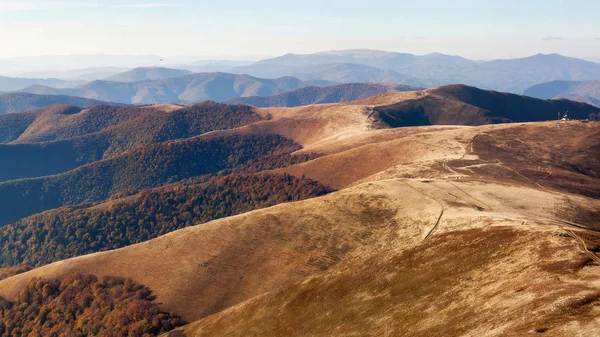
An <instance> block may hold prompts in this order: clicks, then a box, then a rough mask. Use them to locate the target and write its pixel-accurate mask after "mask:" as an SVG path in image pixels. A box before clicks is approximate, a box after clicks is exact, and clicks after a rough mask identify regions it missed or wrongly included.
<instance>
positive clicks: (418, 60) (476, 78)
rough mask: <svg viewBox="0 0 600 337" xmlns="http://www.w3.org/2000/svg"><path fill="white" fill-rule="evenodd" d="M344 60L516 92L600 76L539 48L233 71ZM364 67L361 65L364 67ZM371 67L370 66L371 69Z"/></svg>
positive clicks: (302, 58)
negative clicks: (529, 52) (488, 57)
mask: <svg viewBox="0 0 600 337" xmlns="http://www.w3.org/2000/svg"><path fill="white" fill-rule="evenodd" d="M342 64H344V65H346V67H349V66H348V65H362V66H368V67H372V68H376V69H379V70H380V71H381V70H385V71H388V72H391V73H389V74H390V76H394V77H397V78H399V80H394V82H395V83H404V84H412V85H421V86H423V85H425V86H437V85H445V84H456V83H460V84H466V85H472V86H477V87H482V88H486V89H493V90H501V91H508V92H514V93H517V92H521V91H522V90H523V89H524V88H526V87H528V86H531V85H534V84H537V83H541V82H546V81H551V80H597V79H600V64H598V63H594V62H589V61H584V60H580V59H576V58H570V57H565V56H561V55H557V54H549V55H544V54H538V55H534V56H530V57H526V58H519V59H510V60H495V61H489V62H478V61H473V60H469V59H466V58H463V57H459V56H451V55H444V54H439V53H434V54H428V55H423V56H417V55H412V54H405V53H395V52H385V51H375V50H345V51H330V52H323V53H316V54H308V55H298V54H287V55H284V56H280V57H276V58H272V59H267V60H263V61H259V62H256V63H254V64H252V65H250V66H245V67H236V68H233V69H232V70H231V71H232V72H234V73H247V74H250V75H255V76H265V75H269V77H274V76H297V77H299V78H302V79H304V78H308V77H310V75H309V74H313V75H312V76H313V77H314V73H315V72H316V73H319V72H322V71H323V69H330V68H332V67H333V68H335V67H340V65H342ZM355 70H356V69H355ZM356 71H357V72H358V70H356ZM365 71H366V70H365V69H363V70H361V72H362V73H364V72H365ZM369 71H370V72H371V73H373V72H374V70H372V69H370V70H369ZM361 76H362V75H361ZM320 79H327V80H333V81H339V82H346V81H347V82H361V80H360V79H359V78H357V77H352V78H350V77H349V78H348V79H347V80H345V79H343V78H332V77H328V76H327V75H323V76H322V77H320ZM371 80H373V79H371ZM407 80H408V81H407ZM375 81H382V80H380V79H377V80H375ZM410 81H412V82H410Z"/></svg>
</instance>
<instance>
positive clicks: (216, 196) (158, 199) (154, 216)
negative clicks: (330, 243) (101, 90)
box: [0, 174, 329, 275]
mask: <svg viewBox="0 0 600 337" xmlns="http://www.w3.org/2000/svg"><path fill="white" fill-rule="evenodd" d="M327 192H329V190H328V189H327V188H325V187H324V186H322V185H320V184H319V183H317V182H314V181H312V180H310V179H304V178H302V179H299V178H294V177H292V176H289V175H269V174H242V175H240V174H231V175H227V176H221V177H212V178H204V179H191V180H190V181H187V182H186V183H185V184H175V185H172V186H167V187H164V188H160V189H154V190H146V191H142V192H141V193H139V194H133V192H128V193H120V194H118V195H115V196H113V198H112V200H110V201H108V202H106V203H104V204H100V205H99V206H95V207H84V205H83V206H80V207H79V208H78V207H66V208H59V209H56V210H52V211H47V212H44V213H40V214H37V215H34V216H32V217H29V218H26V219H23V220H21V221H19V222H17V223H15V224H12V225H7V226H4V227H0V266H11V265H17V264H29V265H32V266H40V265H43V264H47V263H51V262H54V261H59V260H63V259H68V258H71V257H74V256H79V255H83V254H89V253H93V252H98V251H103V250H110V249H116V248H121V247H125V246H128V245H131V244H135V243H139V242H143V241H147V240H150V239H153V238H156V237H158V236H161V235H164V234H167V233H169V232H172V231H174V230H177V229H180V228H184V227H187V226H191V225H195V224H199V223H203V222H207V221H210V220H214V219H218V218H223V217H227V216H231V215H235V214H241V213H245V212H248V211H251V210H254V209H259V208H264V207H269V206H273V205H276V204H279V203H282V202H289V201H298V200H303V199H307V198H311V197H317V196H320V195H323V194H326V193H327ZM129 194H132V195H131V196H129ZM0 275H1V274H0Z"/></svg>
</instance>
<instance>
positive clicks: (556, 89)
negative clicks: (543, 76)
mask: <svg viewBox="0 0 600 337" xmlns="http://www.w3.org/2000/svg"><path fill="white" fill-rule="evenodd" d="M523 94H524V95H528V96H531V97H537V98H567V99H571V100H574V101H580V102H585V103H588V104H593V105H596V106H600V81H553V82H547V83H541V84H536V85H534V86H531V87H529V88H527V89H525V91H523Z"/></svg>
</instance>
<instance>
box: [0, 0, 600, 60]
mask: <svg viewBox="0 0 600 337" xmlns="http://www.w3.org/2000/svg"><path fill="white" fill-rule="evenodd" d="M599 11H600V3H598V2H594V1H588V0H586V1H582V0H580V1H571V2H569V3H566V2H564V1H558V0H552V1H544V2H542V1H540V0H534V1H514V0H510V1H505V2H502V3H501V4H492V5H490V4H488V3H486V4H481V3H472V2H471V1H466V0H461V1H455V2H453V3H451V4H448V3H446V2H444V1H440V0H434V1H429V2H428V3H426V4H424V3H413V2H407V1H384V0H373V1H369V2H365V1H357V0H350V1H343V2H342V1H330V2H322V1H315V0H306V1H304V2H303V3H302V6H298V5H296V4H290V3H281V2H278V1H272V0H257V1H254V2H252V3H248V2H244V1H240V0H229V1H221V2H219V3H202V4H200V3H197V2H194V1H189V0H181V1H163V2H152V1H116V0H107V1H86V0H84V1H40V0H37V1H31V0H25V1H0V32H10V34H5V33H4V34H3V33H0V43H2V45H4V46H10V48H3V49H2V50H1V51H0V59H7V58H13V57H26V56H40V55H41V56H46V55H81V54H84V55H95V54H106V55H157V56H160V57H164V58H179V57H182V56H187V57H194V58H197V59H248V60H258V59H262V58H266V57H272V56H279V55H283V54H287V53H296V54H308V53H314V52H319V51H327V50H341V49H377V50H386V51H395V52H404V53H412V54H418V55H423V54H428V53H432V52H439V53H444V54H450V55H459V56H462V57H466V58H469V59H474V60H490V59H502V58H519V57H526V56H531V55H535V54H537V53H544V54H549V53H558V54H561V55H565V56H571V57H578V58H587V59H596V60H597V59H598V58H600V34H598V33H597V32H600V22H598V21H597V20H596V18H595V13H598V12H599ZM572 18H577V20H573V19H572Z"/></svg>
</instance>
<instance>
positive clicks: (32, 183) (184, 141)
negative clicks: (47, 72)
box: [0, 86, 600, 337]
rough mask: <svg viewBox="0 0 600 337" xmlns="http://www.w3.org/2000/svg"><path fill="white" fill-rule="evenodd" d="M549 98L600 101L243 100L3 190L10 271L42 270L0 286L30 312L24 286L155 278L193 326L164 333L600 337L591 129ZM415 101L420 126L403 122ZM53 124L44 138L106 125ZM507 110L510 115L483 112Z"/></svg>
mask: <svg viewBox="0 0 600 337" xmlns="http://www.w3.org/2000/svg"><path fill="white" fill-rule="evenodd" d="M213 104H214V103H213ZM125 108H126V109H139V108H132V107H125ZM558 108H560V109H562V108H569V109H570V110H572V111H575V112H574V113H581V114H583V113H584V112H587V111H588V110H590V111H597V110H598V109H596V108H594V107H591V106H587V105H585V104H580V103H575V102H570V101H566V100H564V101H545V100H539V99H533V98H528V97H523V96H518V95H511V94H505V93H499V92H491V91H485V90H480V89H476V88H472V87H466V86H447V87H439V88H433V89H428V90H421V91H408V92H387V93H384V94H382V95H378V96H374V97H369V98H365V99H362V100H358V101H351V102H345V103H338V104H323V105H308V106H299V107H294V108H287V107H271V108H248V107H246V109H249V111H251V112H252V113H253V114H256V115H258V116H260V117H261V118H260V119H256V120H252V121H248V122H247V123H242V124H240V125H236V126H232V127H228V128H223V129H221V130H214V131H207V132H206V133H203V134H201V135H199V136H189V135H186V134H185V133H182V135H183V136H180V137H184V138H177V139H174V140H171V141H166V142H160V143H152V144H149V145H148V144H143V145H141V146H138V147H134V148H132V149H130V150H127V151H125V152H122V153H121V154H118V155H116V156H114V157H111V158H108V159H105V160H101V161H95V162H92V163H91V164H88V165H85V166H82V167H80V168H78V169H75V170H72V171H68V172H65V173H62V174H59V175H55V176H49V177H36V178H31V179H22V180H11V181H6V182H4V183H0V197H1V198H2V203H0V205H2V206H1V207H3V208H4V209H3V210H2V211H0V215H2V216H3V217H4V222H5V223H6V224H7V225H6V226H5V227H3V228H0V233H1V234H0V235H1V236H0V238H1V239H0V241H1V242H3V244H2V247H1V249H0V259H1V260H2V261H4V262H3V263H2V265H3V266H9V265H14V264H20V263H29V262H32V263H33V264H35V266H36V267H38V266H39V267H38V268H36V269H33V270H29V271H27V269H28V267H26V266H24V267H23V269H22V270H19V272H20V273H19V274H17V275H14V276H11V277H9V278H7V279H4V280H1V281H0V297H2V298H4V299H5V301H4V302H3V303H5V305H6V306H7V307H8V308H11V309H10V310H8V311H7V312H9V313H10V314H11V315H12V314H13V313H15V314H17V315H18V314H21V313H23V312H24V313H32V314H31V315H30V316H31V318H30V319H26V320H23V321H24V323H25V326H30V325H35V324H36V322H39V320H36V319H35V317H38V312H37V311H36V310H35V308H30V306H29V305H28V303H29V302H28V301H27V298H46V297H44V295H43V291H42V290H43V289H47V290H48V291H47V292H46V293H53V292H50V291H49V290H50V289H53V288H46V287H45V284H46V283H47V282H55V283H56V282H66V281H67V282H66V283H67V284H69V282H68V281H69V280H71V279H72V278H73V276H72V275H73V274H74V273H79V274H81V275H83V276H82V277H83V278H87V277H89V279H90V280H92V281H90V282H89V284H94V282H95V281H94V280H95V279H97V280H101V279H104V278H105V277H118V278H119V279H121V280H127V281H124V282H130V283H131V284H135V285H136V286H135V287H141V288H140V289H147V291H151V292H152V295H153V296H152V297H151V298H148V297H145V296H142V297H141V298H142V299H147V300H149V301H150V302H152V303H155V304H157V305H158V307H157V310H160V311H161V312H163V313H164V314H165V315H166V314H168V315H169V317H181V319H182V320H183V321H186V322H191V323H190V324H188V325H185V326H183V327H181V328H177V329H175V330H173V331H169V332H168V333H167V334H166V335H165V336H170V337H182V336H183V337H192V336H218V335H231V336H237V335H240V336H242V335H243V336H247V335H256V336H306V335H311V336H313V335H314V336H348V335H356V336H363V335H366V336H381V335H389V336H430V335H432V334H436V333H437V334H439V331H444V334H445V335H448V336H464V335H487V336H506V335H529V334H532V335H537V334H548V335H559V336H563V335H572V333H573V332H574V331H575V332H577V334H579V335H582V336H594V335H595V334H596V333H597V331H598V327H599V326H600V321H598V317H599V316H598V313H599V311H598V310H599V309H598V308H599V306H598V303H599V299H600V292H599V290H598V289H600V288H599V287H600V256H598V251H599V247H600V235H599V234H598V232H597V231H598V230H600V220H599V219H600V217H599V215H600V193H599V192H598V191H600V137H599V136H600V134H599V131H598V128H597V124H596V123H593V122H590V123H582V122H579V121H564V122H556V121H551V122H538V121H539V120H543V119H544V118H545V116H546V114H551V115H552V118H554V116H555V111H552V113H550V112H547V111H546V110H547V109H548V110H550V109H558ZM115 109H116V108H115ZM118 109H124V108H118ZM118 109H117V110H115V112H113V115H110V114H108V115H110V116H115V117H111V118H114V119H110V118H106V119H107V121H112V120H115V119H118V118H117V117H116V116H125V115H128V114H121V113H118ZM146 109H150V110H151V111H152V112H151V113H150V115H164V114H173V113H176V112H177V111H179V110H183V108H181V107H179V108H174V107H173V108H172V109H160V108H158V107H147V108H146ZM240 109H241V108H240ZM127 111H134V110H127ZM235 111H238V110H237V109H236V110H235ZM244 111H248V110H244ZM415 111H417V112H419V111H420V112H419V114H420V115H421V116H424V117H426V118H427V120H425V119H423V120H422V122H421V123H418V126H403V125H406V123H405V122H406V120H407V118H406V116H413V115H414V112H415ZM577 111H579V112H577ZM81 113H82V111H79V112H74V113H72V114H71V115H72V116H77V115H79V114H81ZM39 114H40V112H39V111H38V112H29V113H23V114H15V115H17V116H19V117H20V118H18V119H17V118H15V117H12V118H13V119H11V123H15V124H14V125H15V126H14V129H15V130H16V129H22V126H23V125H24V124H27V123H30V121H31V119H33V120H34V121H35V119H36V118H39ZM411 114H413V115H411ZM150 115H148V116H150ZM217 115H218V114H217ZM82 116H85V114H84V115H82ZM385 116H387V118H386V117H385ZM3 117H4V116H3ZM73 118H75V117H73ZM79 118H81V117H79ZM86 118H87V117H86ZM119 118H120V117H119ZM530 119H531V120H530ZM84 120H86V119H84ZM131 120H134V119H131ZM57 121H59V122H58V123H57V122H46V124H44V125H45V127H44V128H41V129H39V131H36V132H40V133H39V134H40V135H42V134H45V132H46V131H44V130H45V129H47V130H48V131H47V134H48V135H53V134H55V133H56V135H58V134H61V133H60V132H57V131H53V130H59V129H60V128H61V127H64V126H65V125H72V129H73V130H79V131H72V132H73V133H74V134H81V135H83V136H85V135H87V134H88V133H90V132H92V133H90V134H93V133H94V132H95V133H97V132H105V131H106V130H110V129H111V127H113V126H109V124H110V123H108V122H106V123H103V124H100V125H98V126H95V127H93V128H91V129H86V127H89V125H90V123H87V122H86V123H81V124H79V123H75V122H72V121H70V120H69V118H65V116H60V118H59V119H57ZM500 121H504V122H518V123H505V124H486V123H495V122H500ZM31 123H33V122H31ZM111 123H116V124H115V125H117V126H118V125H120V124H121V123H126V122H118V123H117V122H111ZM91 124H93V123H91ZM415 124H416V123H415ZM431 124H438V125H431ZM439 124H443V125H439ZM1 125H2V123H0V127H1ZM56 125H58V126H59V127H57V126H56ZM174 125H177V123H175V124H174ZM382 127H383V128H382ZM92 129H93V130H92ZM124 130H127V129H124ZM152 130H153V129H152ZM153 132H156V131H153ZM17 133H18V132H17V131H12V134H17ZM151 133H152V132H151ZM32 135H33V134H32ZM53 137H56V136H53ZM152 138H154V137H152ZM33 139H34V138H32V141H31V143H29V144H27V145H39V144H38V143H35V141H34V140H33ZM69 139H71V138H67V139H64V140H69ZM19 145H20V144H19ZM273 153H275V155H273ZM315 154H318V155H315ZM232 174H233V175H232ZM144 188H150V189H147V190H145V191H137V190H138V189H144ZM331 190H337V191H334V192H331V193H327V194H326V195H321V194H320V192H318V191H321V192H324V193H326V192H330V191H331ZM262 191H267V192H265V193H262ZM274 191H279V192H277V198H274V199H273V200H272V201H271V202H269V201H268V200H264V198H265V197H266V196H267V195H273V194H274V193H275V192H274ZM311 191H312V192H311ZM314 192H317V193H314ZM301 195H304V197H300V196H301ZM319 195H320V196H319ZM111 196H112V197H111ZM211 196H213V197H214V199H210V200H205V199H206V198H211ZM279 196H281V198H280V197H279ZM109 197H110V199H111V200H106V199H107V198H109ZM310 197H316V198H310ZM287 198H291V200H289V201H292V202H283V203H281V201H285V199H287ZM306 198H308V199H306ZM56 200H57V201H58V202H56V203H54V204H52V202H53V201H56ZM86 201H87V203H83V204H79V205H74V204H76V203H79V202H86ZM89 201H93V202H91V203H90V202H89ZM223 203H226V204H227V205H231V208H232V209H233V210H234V212H233V213H227V212H225V213H224V212H223V210H221V209H220V208H219V205H222V204H223ZM67 204H70V205H69V206H67ZM21 205H28V207H38V206H43V207H38V208H37V209H36V210H33V209H30V210H29V211H28V212H22V211H23V209H22V208H20V206H21ZM61 205H65V207H62V208H59V209H53V210H48V211H46V212H44V213H40V214H33V213H34V212H38V211H41V210H44V209H50V208H55V207H58V206H61ZM271 205H272V207H267V208H262V207H265V206H271ZM238 211H239V213H238ZM245 211H249V212H246V213H243V212H245ZM234 214H235V215H234ZM26 215H31V217H28V218H26V219H22V220H19V219H20V218H22V217H24V216H26ZM153 215H155V217H153ZM213 215H214V216H213ZM228 215H233V216H230V217H225V218H220V217H221V216H228ZM10 216H13V217H12V219H14V221H13V220H11V219H9V217H10ZM204 216H206V217H204ZM209 220H212V221H209ZM15 221H16V222H15ZM206 221H208V222H206ZM10 222H14V223H10ZM175 229H177V230H175ZM172 230H175V231H172ZM105 233H109V234H107V235H103V234H105ZM162 234H165V235H162ZM144 240H148V241H144ZM27 243H29V244H30V245H31V247H30V246H29V245H28V244H27ZM129 244H131V245H129ZM126 245H127V246H126ZM111 248H119V249H115V250H109V251H105V250H106V249H111ZM52 254H56V255H54V256H53V255H52ZM80 254H88V255H81V256H76V255H80ZM47 255H48V256H47ZM61 258H66V259H65V260H60V261H56V260H57V259H61ZM53 261H56V262H53ZM50 262H52V263H50ZM46 263H50V264H46ZM90 275H92V276H90ZM81 283H83V284H88V283H87V282H79V283H77V284H81ZM36 284H38V285H40V286H39V291H38V292H35V291H33V290H35V289H38V288H36V287H35V286H34V285H36ZM141 285H143V286H141ZM32 288H33V290H32V291H30V290H31V289H32ZM80 288H81V290H80V293H81V294H87V292H86V291H87V290H86V289H87V288H86V287H85V286H81V287H80ZM147 291H142V294H147ZM118 293H121V292H118ZM123 293H129V292H127V291H126V292H123ZM22 294H31V296H28V297H26V298H24V297H23V295H22ZM69 298H82V301H81V303H86V302H85V301H84V300H83V298H86V296H84V295H82V296H81V297H77V295H76V293H75V294H73V295H72V296H71V297H69ZM101 298H102V297H101ZM95 300H96V299H95V297H93V296H92V297H91V298H89V299H88V300H87V301H92V302H93V301H95ZM40 303H42V302H40ZM44 303H46V302H44ZM48 303H54V302H48ZM77 303H78V302H75V303H72V306H73V307H77V308H79V307H78V306H76V305H79V304H77ZM144 303H145V302H144ZM148 305H150V306H152V304H151V303H149V304H148ZM142 307H146V306H142ZM13 308H14V309H13ZM19 308H22V310H21V311H19V310H17V309H19ZM92 308H94V307H92ZM61 310H62V309H61V306H57V311H56V312H62V311H61ZM78 312H80V311H78ZM151 312H152V311H151ZM21 315H22V314H21ZM140 316H143V315H140ZM11 317H12V316H11ZM21 317H24V316H21ZM93 317H96V316H95V315H94V316H93ZM120 317H123V316H120ZM136 317H137V316H136ZM124 318H125V317H124ZM146 326H147V325H146ZM171 328H174V326H172V327H171ZM166 330H170V329H166ZM155 334H156V333H155Z"/></svg>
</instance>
